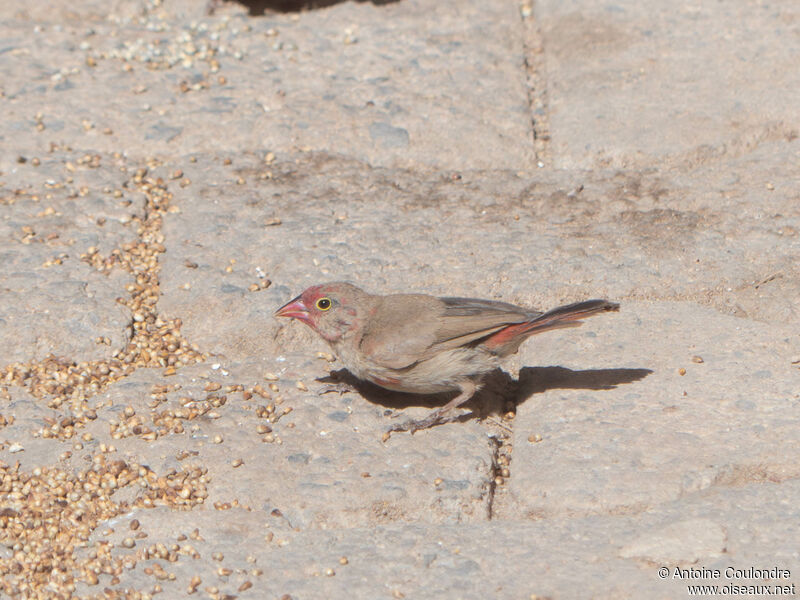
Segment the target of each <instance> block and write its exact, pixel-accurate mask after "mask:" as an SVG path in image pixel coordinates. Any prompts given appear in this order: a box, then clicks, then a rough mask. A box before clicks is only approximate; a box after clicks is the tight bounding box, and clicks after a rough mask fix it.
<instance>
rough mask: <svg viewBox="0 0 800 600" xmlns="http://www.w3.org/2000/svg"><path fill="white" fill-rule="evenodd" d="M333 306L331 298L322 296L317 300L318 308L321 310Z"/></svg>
mask: <svg viewBox="0 0 800 600" xmlns="http://www.w3.org/2000/svg"><path fill="white" fill-rule="evenodd" d="M330 307H331V299H330V298H320V299H319V300H317V308H318V309H320V310H328V309H329V308H330Z"/></svg>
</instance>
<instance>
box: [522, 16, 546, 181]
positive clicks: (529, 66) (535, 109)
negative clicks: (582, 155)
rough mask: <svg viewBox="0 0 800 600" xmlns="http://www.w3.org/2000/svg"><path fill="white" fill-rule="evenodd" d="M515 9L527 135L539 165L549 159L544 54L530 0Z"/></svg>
mask: <svg viewBox="0 0 800 600" xmlns="http://www.w3.org/2000/svg"><path fill="white" fill-rule="evenodd" d="M519 11H520V19H521V21H522V32H523V35H522V47H523V56H522V60H523V64H524V65H525V74H526V87H527V90H528V110H529V111H530V119H531V136H532V142H533V150H534V154H535V155H536V166H537V167H539V168H541V167H545V166H548V165H549V163H550V162H551V159H550V122H549V119H548V112H549V107H548V102H547V82H546V78H545V73H546V69H545V54H544V47H543V41H542V35H541V31H540V30H539V25H538V23H537V22H536V19H535V17H534V15H533V5H532V3H531V2H530V0H522V2H521V3H520V5H519Z"/></svg>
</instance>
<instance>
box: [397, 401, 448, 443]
mask: <svg viewBox="0 0 800 600" xmlns="http://www.w3.org/2000/svg"><path fill="white" fill-rule="evenodd" d="M458 417H459V415H457V414H452V411H449V410H448V411H445V410H442V409H437V410H434V411H432V412H431V413H430V414H429V415H428V416H427V417H425V418H424V419H407V420H405V421H403V422H402V423H396V424H394V425H392V426H391V427H389V428H388V429H387V430H386V432H385V433H384V434H383V441H384V442H385V441H386V440H388V439H389V438H390V437H391V435H392V434H393V433H395V432H396V431H407V432H409V433H410V434H412V435H413V434H414V432H415V431H419V430H420V429H428V428H429V427H433V426H434V425H442V424H444V423H449V422H450V421H455V420H456V419H457V418H458Z"/></svg>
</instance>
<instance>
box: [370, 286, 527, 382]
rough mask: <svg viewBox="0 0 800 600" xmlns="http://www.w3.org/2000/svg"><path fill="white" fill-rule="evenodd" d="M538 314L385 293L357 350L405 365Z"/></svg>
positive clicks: (484, 302)
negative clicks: (387, 294) (386, 294)
mask: <svg viewBox="0 0 800 600" xmlns="http://www.w3.org/2000/svg"><path fill="white" fill-rule="evenodd" d="M539 314H540V313H536V312H532V311H528V310H525V309H523V308H520V307H518V306H514V305H512V304H506V303H504V302H493V301H491V300H477V299H473V298H434V297H432V296H424V295H416V294H399V295H392V296H385V297H383V298H382V299H381V302H380V303H379V304H378V306H377V307H376V309H375V312H374V313H373V314H372V316H371V317H370V325H369V327H368V328H367V329H366V330H365V331H364V334H363V336H362V338H361V344H360V349H361V351H362V352H363V353H364V355H365V356H366V357H367V358H368V359H369V360H370V361H372V362H375V363H377V364H379V365H381V366H383V367H388V368H391V369H403V368H406V367H409V366H411V365H413V364H414V363H416V362H419V361H420V360H425V359H426V358H430V357H431V356H433V355H435V354H438V353H439V352H442V351H445V350H450V349H453V348H457V347H459V346H463V345H465V344H469V343H470V342H473V341H476V340H479V339H481V338H483V337H486V336H487V335H491V334H492V333H495V332H497V331H499V330H500V329H502V328H503V327H506V326H507V325H509V324H512V323H521V322H525V321H529V320H531V319H533V318H536V316H538V315H539Z"/></svg>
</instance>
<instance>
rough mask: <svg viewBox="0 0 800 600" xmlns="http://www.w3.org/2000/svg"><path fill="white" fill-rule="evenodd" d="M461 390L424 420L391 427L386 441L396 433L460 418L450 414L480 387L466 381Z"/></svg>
mask: <svg viewBox="0 0 800 600" xmlns="http://www.w3.org/2000/svg"><path fill="white" fill-rule="evenodd" d="M459 389H460V393H459V394H458V396H456V397H455V398H453V399H452V400H450V402H448V403H447V404H445V405H444V406H442V407H441V408H437V409H436V410H434V411H431V412H430V413H429V414H428V416H427V417H425V418H423V419H408V420H407V421H403V422H402V423H398V424H396V425H392V426H391V427H389V429H387V430H386V434H384V436H383V438H384V441H385V440H387V439H388V438H389V436H390V435H391V434H392V432H394V431H408V432H409V433H414V432H415V431H419V430H420V429H427V428H428V427H433V426H434V425H440V424H442V423H447V422H449V421H453V420H454V419H456V418H458V415H455V414H449V413H452V412H453V410H454V409H455V408H457V407H459V406H461V405H462V404H464V402H466V401H467V400H469V399H470V398H472V396H473V395H475V392H477V391H478V385H477V384H476V383H475V382H474V381H472V380H471V379H465V380H463V381H460V382H459Z"/></svg>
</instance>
